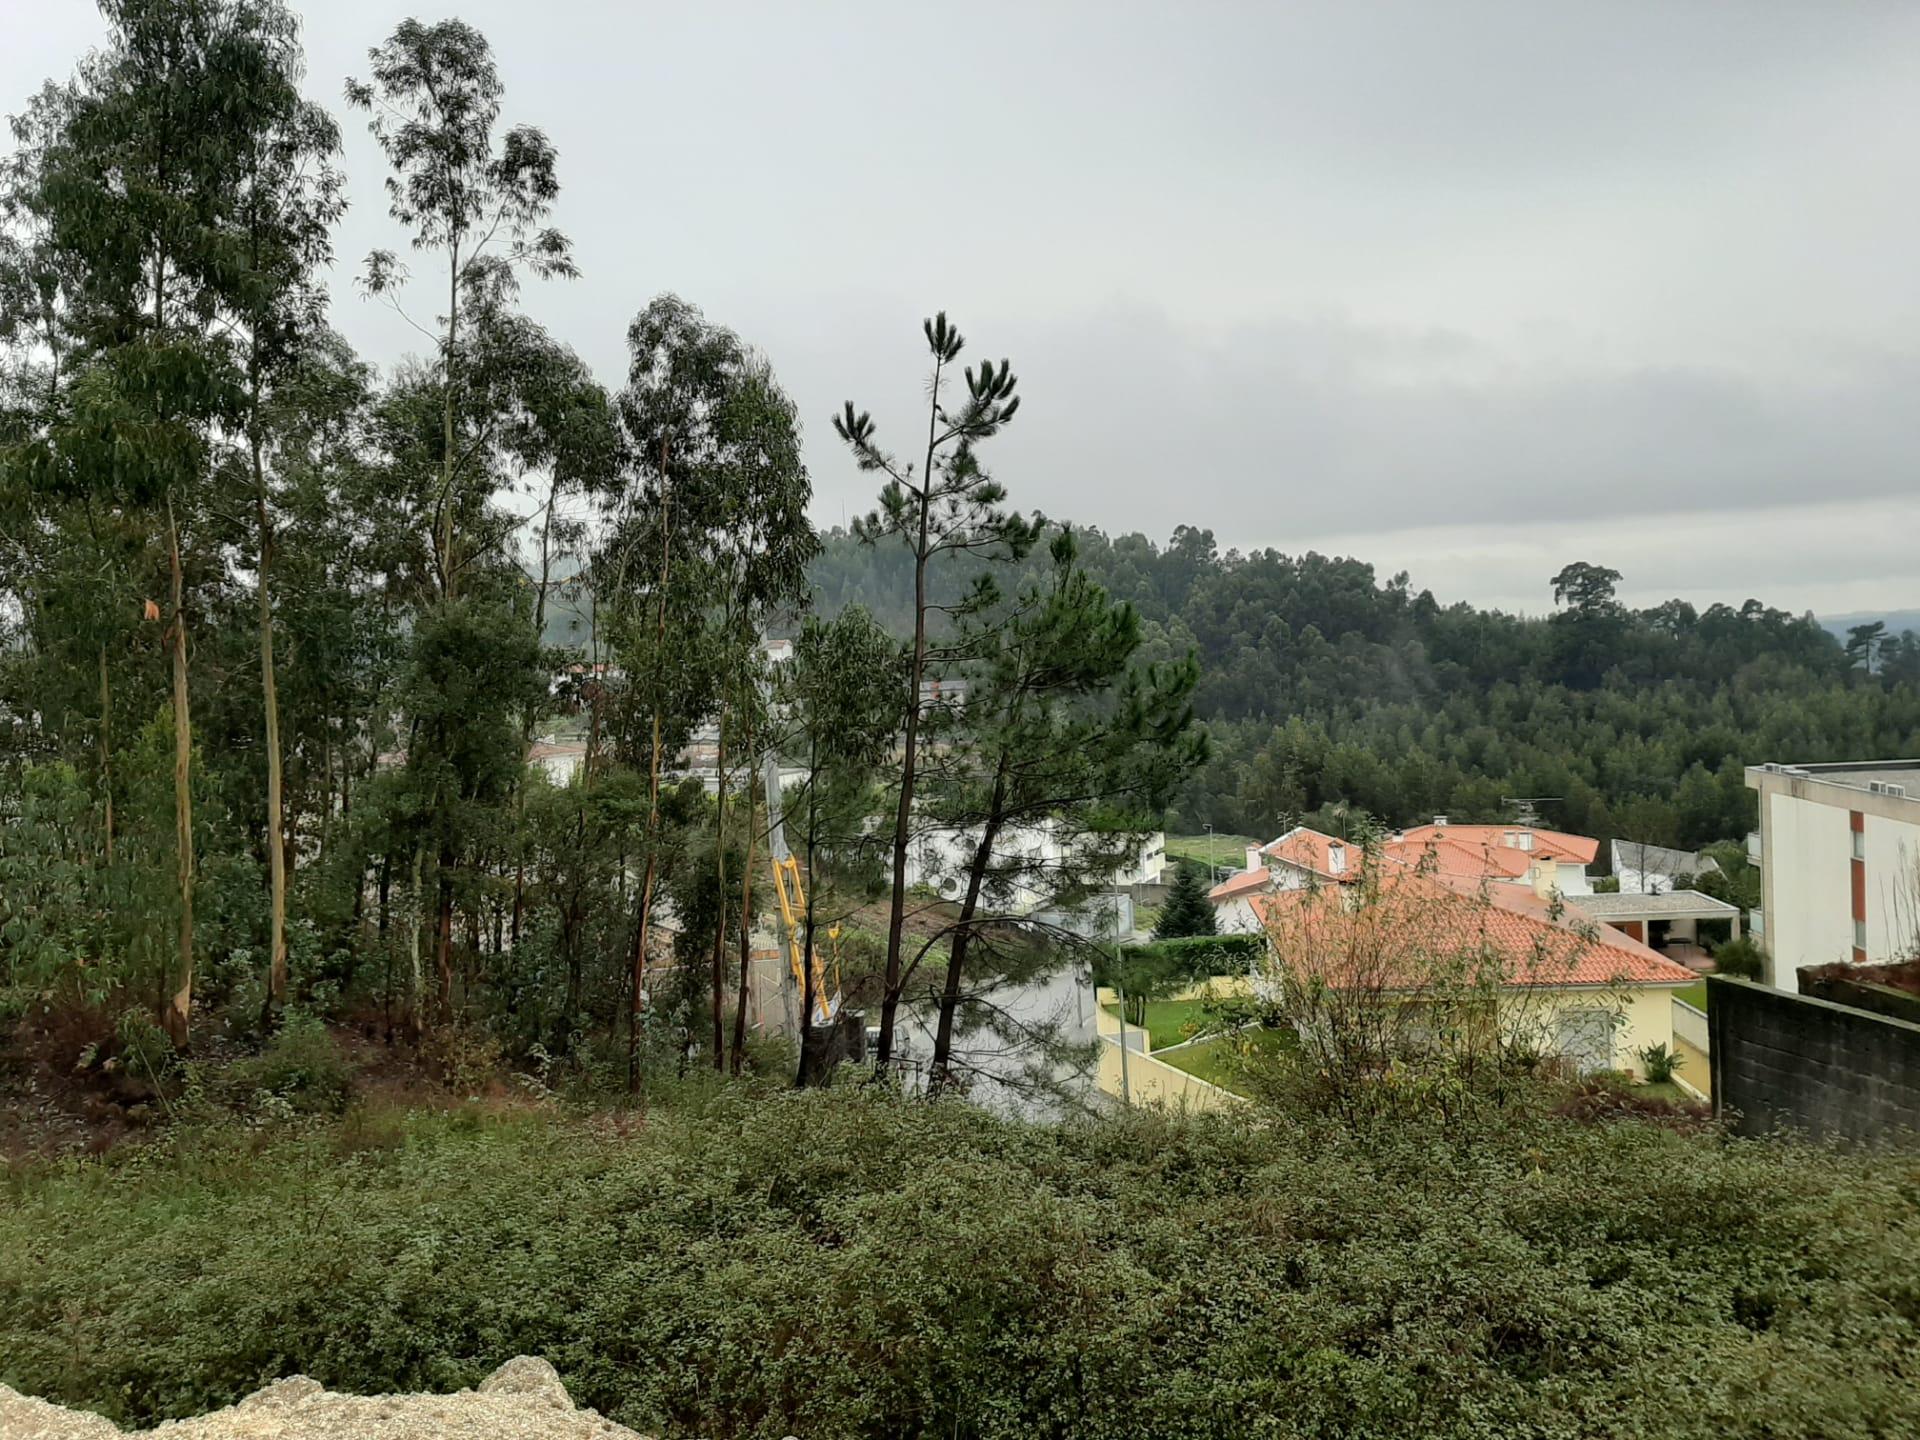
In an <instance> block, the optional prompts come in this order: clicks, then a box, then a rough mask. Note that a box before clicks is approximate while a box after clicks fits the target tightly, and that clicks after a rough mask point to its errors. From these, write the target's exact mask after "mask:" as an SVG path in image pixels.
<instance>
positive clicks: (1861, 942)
mask: <svg viewBox="0 0 1920 1440" xmlns="http://www.w3.org/2000/svg"><path fill="white" fill-rule="evenodd" d="M1853 948H1854V949H1855V950H1858V951H1859V952H1860V953H1861V954H1862V955H1864V954H1865V953H1866V949H1867V922H1866V921H1864V920H1856V921H1854V922H1853Z"/></svg>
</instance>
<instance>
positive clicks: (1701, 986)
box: [1673, 980, 1707, 1010]
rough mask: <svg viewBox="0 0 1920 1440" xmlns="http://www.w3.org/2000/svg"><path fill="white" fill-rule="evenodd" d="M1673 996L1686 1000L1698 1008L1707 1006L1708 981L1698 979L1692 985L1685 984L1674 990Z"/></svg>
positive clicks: (1703, 1008)
mask: <svg viewBox="0 0 1920 1440" xmlns="http://www.w3.org/2000/svg"><path fill="white" fill-rule="evenodd" d="M1673 998H1674V999H1676V1000H1684V1001H1686V1002H1687V1004H1689V1005H1691V1006H1693V1008H1694V1009H1696V1010H1705V1009H1706V1008H1707V982H1706V981H1704V980H1696V981H1694V982H1693V984H1691V985H1683V986H1681V987H1680V989H1678V990H1676V991H1674V992H1673Z"/></svg>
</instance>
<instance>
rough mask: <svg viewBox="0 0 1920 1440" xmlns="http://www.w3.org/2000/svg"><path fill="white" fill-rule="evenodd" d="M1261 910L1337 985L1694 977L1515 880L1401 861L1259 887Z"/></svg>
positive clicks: (1291, 956) (1661, 981)
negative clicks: (1333, 878) (1443, 977)
mask: <svg viewBox="0 0 1920 1440" xmlns="http://www.w3.org/2000/svg"><path fill="white" fill-rule="evenodd" d="M1253 903H1254V909H1255V912H1256V913H1257V914H1259V916H1260V917H1261V920H1262V921H1263V923H1265V924H1266V927H1267V931H1268V934H1269V935H1270V936H1271V937H1272V938H1273V941H1274V944H1275V946H1276V947H1277V948H1278V949H1280V950H1281V951H1282V952H1283V955H1284V956H1286V958H1288V960H1289V963H1300V962H1301V959H1302V957H1303V956H1304V957H1306V962H1307V963H1310V964H1314V965H1317V966H1320V967H1322V968H1323V970H1324V972H1325V976H1326V979H1327V980H1328V981H1329V983H1332V984H1335V985H1356V984H1363V985H1373V984H1379V985H1383V986H1385V987H1386V988H1390V989H1391V988H1413V987H1416V986H1418V985H1419V984H1421V983H1423V981H1424V979H1425V978H1426V977H1429V976H1431V974H1432V970H1433V967H1434V966H1436V965H1439V966H1442V967H1452V966H1463V967H1466V968H1467V970H1468V971H1469V972H1471V971H1472V970H1473V969H1474V967H1477V966H1479V965H1482V964H1495V965H1498V966H1499V967H1500V972H1499V975H1498V977H1497V978H1498V979H1499V981H1500V983H1501V984H1503V985H1519V986H1537V985H1545V986H1569V985H1588V986H1604V985H1685V984H1689V983H1691V982H1692V981H1693V980H1694V979H1695V978H1696V977H1695V976H1694V974H1693V972H1692V971H1691V970H1688V969H1687V968H1686V967H1685V966H1684V965H1679V964H1676V963H1675V962H1674V961H1672V960H1669V959H1667V958H1666V957H1665V956H1664V955H1661V954H1660V953H1659V952H1658V951H1656V950H1652V949H1650V948H1649V947H1647V946H1645V945H1642V944H1641V943H1640V942H1639V941H1637V940H1634V939H1631V938H1629V937H1628V936H1626V935H1624V934H1622V933H1621V932H1620V931H1618V930H1615V929H1614V928H1613V927H1612V926H1609V925H1595V924H1593V923H1591V922H1590V921H1586V920H1585V919H1584V917H1582V916H1581V915H1580V914H1579V912H1578V911H1563V910H1561V909H1560V908H1558V907H1557V906H1556V905H1554V904H1553V903H1552V902H1549V901H1546V900H1542V899H1540V898H1539V897H1538V896H1536V895H1535V894H1534V893H1533V892H1532V891H1531V890H1529V889H1524V888H1522V887H1520V886H1517V885H1499V884H1494V885H1485V884H1470V883H1467V882H1463V881H1458V880H1448V879H1446V878H1444V877H1435V876H1430V875H1425V874H1417V873H1415V872H1413V871H1410V870H1395V871H1392V872H1391V873H1388V874H1384V875H1383V876H1382V877H1381V879H1380V882H1379V884H1378V885H1377V886H1372V887H1369V888H1368V889H1367V890H1366V891H1364V892H1358V893H1356V892H1354V891H1352V890H1348V889H1345V888H1341V889H1334V888H1332V887H1330V886H1318V887H1314V888H1310V889H1306V890H1288V891H1282V892H1280V893H1278V894H1274V895H1266V896H1261V897H1260V898H1258V899H1256V900H1255V901H1254V902H1253Z"/></svg>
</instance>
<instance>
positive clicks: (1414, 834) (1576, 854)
mask: <svg viewBox="0 0 1920 1440" xmlns="http://www.w3.org/2000/svg"><path fill="white" fill-rule="evenodd" d="M1523 832H1524V833H1526V834H1529V835H1532V836H1533V849H1531V850H1519V848H1518V847H1517V846H1508V845H1507V836H1509V835H1515V834H1520V833H1523ZM1433 835H1444V836H1446V837H1447V838H1448V839H1450V840H1458V841H1460V842H1461V843H1463V844H1466V845H1472V846H1481V845H1492V846H1498V847H1501V848H1503V849H1514V850H1516V851H1517V852H1518V853H1519V854H1522V855H1536V856H1547V857H1549V858H1551V859H1554V860H1564V861H1566V862H1567V863H1568V864H1570V865H1591V864H1592V863H1593V861H1594V857H1595V856H1596V855H1598V854H1599V853H1600V842H1599V841H1598V840H1590V839H1588V838H1587V837H1586V836H1585V835H1569V834H1567V833H1566V832H1565V831H1562V830H1542V829H1539V828H1538V827H1537V826H1533V825H1416V826H1414V827H1413V828H1412V829H1411V830H1403V831H1402V832H1401V833H1400V836H1399V838H1400V839H1402V840H1414V841H1419V840H1425V839H1427V838H1428V837H1429V836H1433Z"/></svg>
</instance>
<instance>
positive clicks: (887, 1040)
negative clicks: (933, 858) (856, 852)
mask: <svg viewBox="0 0 1920 1440" xmlns="http://www.w3.org/2000/svg"><path fill="white" fill-rule="evenodd" d="M932 483H933V482H932V479H931V477H928V479H927V486H928V488H929V489H931V487H932ZM926 543H927V505H926V500H925V498H924V496H923V498H922V500H921V504H920V544H919V553H918V554H917V555H916V556H915V559H914V566H913V664H912V665H911V667H909V673H908V676H907V727H906V734H905V736H904V737H903V740H902V745H901V759H900V806H899V809H898V810H896V811H895V812H894V817H893V904H892V908H891V909H890V910H889V911H888V914H887V970H886V988H885V990H884V992H883V993H882V994H881V996H880V1040H879V1043H878V1044H877V1045H876V1046H875V1047H874V1052H873V1063H874V1069H875V1070H876V1071H877V1072H878V1073H879V1074H882V1075H884V1074H886V1073H887V1068H888V1066H889V1065H890V1064H891V1063H892V1061H893V1026H894V1017H895V1016H896V1014H897V1013H898V1012H899V1009H900V989H901V985H902V981H901V978H900V941H901V937H902V935H903V934H904V933H905V931H906V924H907V846H908V843H909V841H910V840H911V838H912V834H913V782H914V764H915V759H916V753H915V747H916V746H917V745H918V743H919V736H920V677H921V676H922V675H923V674H925V673H926V668H927V561H926V553H925V552H926Z"/></svg>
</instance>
